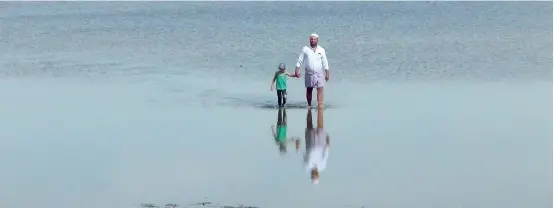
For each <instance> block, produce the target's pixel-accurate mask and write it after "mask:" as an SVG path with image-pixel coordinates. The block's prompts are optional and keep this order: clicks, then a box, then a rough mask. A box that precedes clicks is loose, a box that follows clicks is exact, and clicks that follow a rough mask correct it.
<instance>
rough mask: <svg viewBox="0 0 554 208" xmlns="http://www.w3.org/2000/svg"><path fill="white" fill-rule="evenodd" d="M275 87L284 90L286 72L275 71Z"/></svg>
mask: <svg viewBox="0 0 554 208" xmlns="http://www.w3.org/2000/svg"><path fill="white" fill-rule="evenodd" d="M275 82H276V84H275V85H276V87H277V89H278V90H286V89H287V74H286V73H281V72H277V77H276V79H275Z"/></svg>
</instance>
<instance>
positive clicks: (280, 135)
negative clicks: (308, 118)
mask: <svg viewBox="0 0 554 208" xmlns="http://www.w3.org/2000/svg"><path fill="white" fill-rule="evenodd" d="M277 141H278V142H286V141H287V126H286V125H278V126H277Z"/></svg>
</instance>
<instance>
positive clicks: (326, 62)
mask: <svg viewBox="0 0 554 208" xmlns="http://www.w3.org/2000/svg"><path fill="white" fill-rule="evenodd" d="M321 61H322V62H323V63H322V64H323V69H325V80H329V62H328V61H327V52H326V51H324V52H323V57H322V58H321Z"/></svg>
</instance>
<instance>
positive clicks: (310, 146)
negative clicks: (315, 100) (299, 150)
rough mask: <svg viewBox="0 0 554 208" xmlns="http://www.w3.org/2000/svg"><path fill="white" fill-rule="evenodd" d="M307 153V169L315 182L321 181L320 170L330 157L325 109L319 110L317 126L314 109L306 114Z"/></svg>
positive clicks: (305, 158) (305, 160)
mask: <svg viewBox="0 0 554 208" xmlns="http://www.w3.org/2000/svg"><path fill="white" fill-rule="evenodd" d="M305 136H306V153H305V155H304V163H305V165H306V169H307V170H308V171H310V172H311V179H312V182H313V183H314V184H318V183H319V172H321V171H323V170H324V169H325V166H326V164H327V158H328V157H329V147H330V144H329V140H330V138H329V135H328V134H327V133H325V132H324V128H323V109H321V108H320V109H318V110H317V128H314V126H313V122H312V110H311V109H308V114H307V115H306V134H305Z"/></svg>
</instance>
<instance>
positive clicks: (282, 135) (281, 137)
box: [271, 108, 300, 154]
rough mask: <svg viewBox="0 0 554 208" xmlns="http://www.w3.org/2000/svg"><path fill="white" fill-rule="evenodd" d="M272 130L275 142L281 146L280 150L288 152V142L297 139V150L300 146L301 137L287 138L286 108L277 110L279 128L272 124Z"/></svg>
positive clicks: (282, 152) (283, 152)
mask: <svg viewBox="0 0 554 208" xmlns="http://www.w3.org/2000/svg"><path fill="white" fill-rule="evenodd" d="M271 131H272V133H273V139H275V143H276V144H277V146H279V152H281V154H285V153H286V152H287V142H289V141H295V143H296V151H297V152H298V149H299V148H300V139H298V138H294V137H291V138H288V139H287V111H286V109H285V108H279V111H278V112H277V128H275V126H271Z"/></svg>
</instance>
